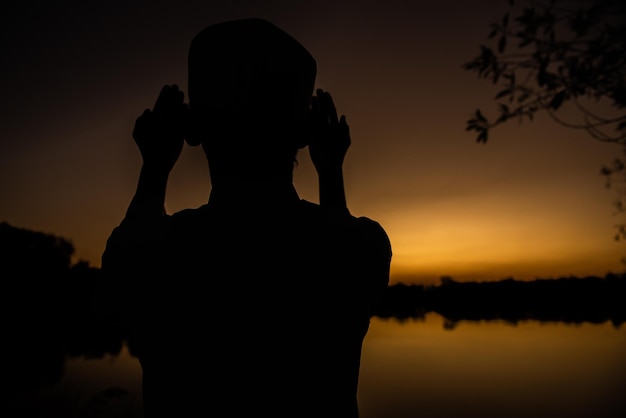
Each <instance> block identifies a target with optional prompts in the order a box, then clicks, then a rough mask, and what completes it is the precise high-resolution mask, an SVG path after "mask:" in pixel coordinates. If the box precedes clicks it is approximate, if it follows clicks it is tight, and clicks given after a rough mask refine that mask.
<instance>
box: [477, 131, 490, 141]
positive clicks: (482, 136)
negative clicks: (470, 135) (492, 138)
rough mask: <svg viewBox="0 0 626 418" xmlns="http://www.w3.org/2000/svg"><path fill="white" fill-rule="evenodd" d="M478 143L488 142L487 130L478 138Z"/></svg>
mask: <svg viewBox="0 0 626 418" xmlns="http://www.w3.org/2000/svg"><path fill="white" fill-rule="evenodd" d="M476 142H482V143H485V142H487V130H486V129H485V130H483V131H482V132H481V133H480V134H479V135H478V137H477V138H476Z"/></svg>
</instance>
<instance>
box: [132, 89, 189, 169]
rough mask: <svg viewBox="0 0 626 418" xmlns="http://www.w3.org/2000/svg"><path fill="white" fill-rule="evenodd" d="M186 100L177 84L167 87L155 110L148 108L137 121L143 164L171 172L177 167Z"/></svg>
mask: <svg viewBox="0 0 626 418" xmlns="http://www.w3.org/2000/svg"><path fill="white" fill-rule="evenodd" d="M184 98H185V96H184V93H183V92H182V91H180V90H179V89H178V86H177V85H176V84H173V85H171V86H169V85H165V86H163V88H162V89H161V92H160V93H159V97H158V98H157V100H156V102H155V104H154V107H153V109H152V110H150V109H146V110H145V111H144V112H143V113H142V114H141V116H139V117H138V118H137V120H136V121H135V127H134V129H133V139H134V140H135V143H136V144H137V146H138V147H139V151H140V152H141V157H142V158H143V163H144V165H147V166H150V167H153V168H158V169H165V170H167V171H168V172H169V171H170V170H171V169H172V168H173V167H174V164H176V161H177V160H178V157H179V156H180V153H181V151H182V148H183V143H184V139H183V136H184V131H185V124H186V123H187V119H188V112H189V108H188V106H187V104H186V103H184Z"/></svg>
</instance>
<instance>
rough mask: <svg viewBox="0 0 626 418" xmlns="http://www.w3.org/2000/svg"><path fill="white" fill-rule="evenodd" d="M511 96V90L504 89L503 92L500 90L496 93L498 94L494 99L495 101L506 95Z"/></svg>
mask: <svg viewBox="0 0 626 418" xmlns="http://www.w3.org/2000/svg"><path fill="white" fill-rule="evenodd" d="M509 94H511V89H504V90H500V91H499V92H498V94H496V96H495V97H494V98H495V99H500V98H502V97H504V96H506V95H509Z"/></svg>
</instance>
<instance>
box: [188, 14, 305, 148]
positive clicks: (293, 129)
mask: <svg viewBox="0 0 626 418" xmlns="http://www.w3.org/2000/svg"><path fill="white" fill-rule="evenodd" d="M316 71H317V68H316V63H315V60H314V58H313V57H312V56H311V54H310V53H309V52H308V51H307V50H306V49H305V48H304V47H303V46H302V45H301V44H300V43H299V42H298V41H296V40H295V39H294V38H292V37H291V36H290V35H288V34H287V33H285V32H284V31H283V30H281V29H279V28H278V27H276V26H275V25H273V24H271V23H269V22H267V21H265V20H262V19H242V20H236V21H230V22H224V23H218V24H215V25H212V26H209V27H207V28H206V29H204V30H203V31H201V32H200V33H198V34H197V35H196V36H195V37H194V39H193V40H192V42H191V46H190V49H189V73H188V76H189V79H188V83H189V85H188V97H189V106H190V110H191V127H190V134H189V135H188V138H187V141H188V142H189V143H190V144H191V145H198V144H200V143H202V144H203V146H204V148H205V150H207V147H208V148H209V149H210V148H211V147H212V146H218V145H217V144H211V143H212V142H213V141H214V140H217V141H222V142H223V141H228V143H223V144H221V145H219V146H226V147H228V148H229V149H232V147H235V148H238V149H243V147H246V148H248V147H250V146H251V147H252V148H257V147H263V149H264V150H267V151H268V153H269V152H273V150H274V149H275V148H280V149H284V148H286V147H289V148H291V149H293V150H294V153H295V152H297V150H298V149H299V148H302V147H304V146H306V139H307V138H306V135H305V134H304V133H305V130H304V129H305V126H306V123H307V119H308V113H309V107H310V103H311V97H312V95H313V89H314V85H315V76H316ZM216 136H219V137H221V139H219V138H216ZM227 137H228V138H227ZM257 151H258V150H257Z"/></svg>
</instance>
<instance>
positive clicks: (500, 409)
mask: <svg viewBox="0 0 626 418" xmlns="http://www.w3.org/2000/svg"><path fill="white" fill-rule="evenodd" d="M444 324H445V321H444V319H443V318H442V317H441V316H439V315H437V314H428V315H427V316H426V317H425V318H423V319H419V320H407V321H404V322H400V321H399V320H397V319H381V318H374V319H373V320H372V324H371V327H370V332H369V334H368V336H367V338H366V342H365V344H364V347H363V359H362V367H361V378H360V389H359V402H360V405H361V418H413V417H415V418H419V417H424V418H464V417H477V418H478V417H480V418H517V417H519V418H531V417H532V418H542V417H546V418H548V417H550V418H555V417H558V418H561V417H563V418H565V417H567V418H617V417H620V418H623V417H626V327H625V326H623V325H622V326H621V327H619V328H618V327H614V326H613V325H612V324H611V323H604V324H599V325H598V324H587V323H586V324H579V325H572V324H565V323H542V322H537V321H527V322H520V323H518V324H516V325H513V324H510V323H505V322H495V321H489V322H486V321H482V322H459V323H456V324H455V325H454V326H453V327H450V326H448V327H444ZM140 373H141V372H140V368H139V365H138V362H137V360H136V359H135V358H134V357H132V356H131V355H130V354H129V352H128V350H127V349H126V348H124V349H123V350H122V352H121V353H120V354H119V355H116V356H105V357H104V358H100V359H83V358H81V359H70V360H68V361H67V362H66V364H65V373H64V376H63V378H62V379H61V381H60V382H59V383H58V384H57V385H55V387H53V388H50V389H49V390H46V391H44V392H42V393H41V394H40V396H39V397H38V399H36V400H35V402H37V403H38V404H39V406H40V408H42V409H45V410H47V411H50V412H51V413H54V415H49V416H55V415H57V416H63V417H87V416H100V417H105V416H106V417H122V416H125V417H129V415H126V414H127V413H130V417H129V418H131V417H140V416H141V395H140V387H141V380H140V379H141V378H140Z"/></svg>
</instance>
